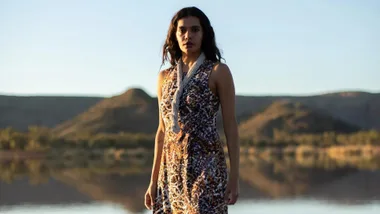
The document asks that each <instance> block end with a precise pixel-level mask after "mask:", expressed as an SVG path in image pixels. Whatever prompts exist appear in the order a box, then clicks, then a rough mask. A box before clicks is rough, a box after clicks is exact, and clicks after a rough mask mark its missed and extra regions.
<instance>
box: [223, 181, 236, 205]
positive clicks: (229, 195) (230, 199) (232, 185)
mask: <svg viewBox="0 0 380 214" xmlns="http://www.w3.org/2000/svg"><path fill="white" fill-rule="evenodd" d="M238 197H239V180H238V179H237V178H233V179H229V180H228V183H227V189H226V193H225V197H224V200H225V202H226V203H227V204H228V205H233V204H235V203H236V201H237V199H238Z"/></svg>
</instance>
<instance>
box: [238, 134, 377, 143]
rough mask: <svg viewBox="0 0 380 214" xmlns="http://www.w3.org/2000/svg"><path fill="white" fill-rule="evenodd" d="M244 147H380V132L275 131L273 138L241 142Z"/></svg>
mask: <svg viewBox="0 0 380 214" xmlns="http://www.w3.org/2000/svg"><path fill="white" fill-rule="evenodd" d="M240 142H241V145H243V146H256V147H268V146H275V147H286V146H299V145H312V146H316V147H329V146H336V145H380V132H379V131H376V130H368V131H358V132H353V133H346V134H341V133H335V132H324V133H321V134H290V133H287V132H284V131H279V130H274V136H273V138H271V139H269V140H262V139H260V137H257V138H256V137H245V138H242V139H241V140H240Z"/></svg>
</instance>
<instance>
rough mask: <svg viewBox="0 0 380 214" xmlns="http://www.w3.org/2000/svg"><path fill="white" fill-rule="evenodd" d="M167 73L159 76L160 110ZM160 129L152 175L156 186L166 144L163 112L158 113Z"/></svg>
mask: <svg viewBox="0 0 380 214" xmlns="http://www.w3.org/2000/svg"><path fill="white" fill-rule="evenodd" d="M165 74H166V71H161V72H160V74H159V75H158V83H157V100H158V109H160V101H161V96H162V93H161V91H162V82H163V80H164V76H165ZM158 120H159V123H158V128H157V132H156V137H155V145H154V157H153V167H152V175H151V180H150V182H151V184H153V185H156V184H157V179H158V173H159V170H160V163H161V155H162V147H163V144H164V137H165V126H164V122H163V120H162V117H161V111H160V110H159V111H158Z"/></svg>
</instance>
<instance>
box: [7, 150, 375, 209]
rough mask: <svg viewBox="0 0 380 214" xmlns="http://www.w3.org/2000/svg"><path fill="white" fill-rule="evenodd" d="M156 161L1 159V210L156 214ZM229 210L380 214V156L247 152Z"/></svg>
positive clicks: (243, 157)
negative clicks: (150, 191) (152, 190)
mask: <svg viewBox="0 0 380 214" xmlns="http://www.w3.org/2000/svg"><path fill="white" fill-rule="evenodd" d="M151 161H152V160H151V158H145V157H140V158H135V157H131V158H128V157H124V158H123V159H121V160H116V159H112V158H100V159H96V158H94V159H89V158H82V159H81V158H78V159H70V158H68V159H67V158H66V159H62V158H57V159H54V158H48V159H25V160H24V159H7V160H4V159H3V160H0V213H2V214H26V213H27V212H28V213H38V214H45V213H54V214H59V213H62V214H63V213H65V214H68V213H78V214H79V213H80V214H83V213H91V214H97V213H109V214H119V213H123V214H128V213H151V212H150V211H148V210H146V209H145V207H144V204H143V198H144V194H145V191H146V188H147V185H148V182H149V178H150V170H151V168H150V167H151ZM240 178H241V181H240V185H241V188H240V190H241V197H240V199H239V202H238V203H237V204H235V205H233V206H229V213H232V214H245V213H247V214H248V213H249V214H251V213H252V214H274V213H284V214H297V213H300V214H301V213H306V212H307V213H308V214H314V213H315V214H317V213H318V214H320V213H334V214H340V213H345V214H346V213H350V214H351V213H368V214H371V213H377V214H378V213H380V182H379V181H380V158H379V157H365V156H355V157H354V156H353V157H345V158H339V159H334V158H331V157H328V156H326V155H320V156H312V157H296V156H292V157H287V156H281V155H279V156H265V155H262V156H260V155H252V154H242V157H241V170H240Z"/></svg>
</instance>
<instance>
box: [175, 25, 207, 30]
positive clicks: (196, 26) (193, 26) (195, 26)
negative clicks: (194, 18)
mask: <svg viewBox="0 0 380 214" xmlns="http://www.w3.org/2000/svg"><path fill="white" fill-rule="evenodd" d="M200 27H201V26H200V25H192V26H189V27H188V28H200ZM178 28H180V29H183V28H187V27H185V26H178Z"/></svg>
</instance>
